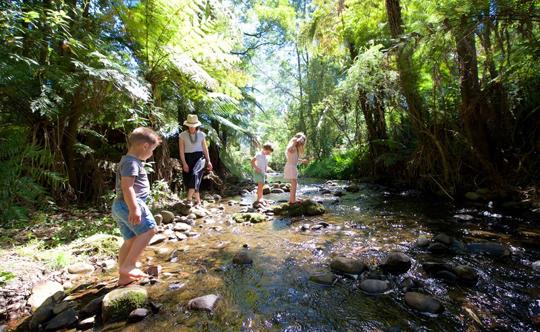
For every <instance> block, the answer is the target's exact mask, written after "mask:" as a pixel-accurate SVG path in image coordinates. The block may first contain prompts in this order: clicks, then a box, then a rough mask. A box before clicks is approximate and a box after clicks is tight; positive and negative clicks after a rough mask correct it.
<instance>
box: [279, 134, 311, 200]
mask: <svg viewBox="0 0 540 332" xmlns="http://www.w3.org/2000/svg"><path fill="white" fill-rule="evenodd" d="M305 144H306V135H304V134H303V133H298V134H296V135H294V136H293V138H291V140H290V141H289V144H288V145H287V150H286V152H285V156H286V157H287V163H285V169H284V172H283V177H284V178H285V179H287V180H290V181H291V192H290V196H289V203H290V204H294V203H296V188H297V187H298V169H296V166H297V165H298V163H299V162H301V163H304V164H305V163H307V162H308V161H307V160H305V159H302V160H300V156H301V155H303V154H304V146H305Z"/></svg>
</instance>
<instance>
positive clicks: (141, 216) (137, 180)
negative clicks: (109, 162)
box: [112, 127, 161, 286]
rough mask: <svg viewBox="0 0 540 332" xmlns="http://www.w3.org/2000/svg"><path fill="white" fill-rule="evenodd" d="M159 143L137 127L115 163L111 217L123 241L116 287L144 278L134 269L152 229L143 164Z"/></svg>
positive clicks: (158, 138) (147, 184)
mask: <svg viewBox="0 0 540 332" xmlns="http://www.w3.org/2000/svg"><path fill="white" fill-rule="evenodd" d="M160 143H161V139H160V137H159V135H158V134H157V133H156V132H155V131H153V130H152V129H150V128H145V127H139V128H137V129H135V130H133V132H132V133H131V134H130V135H129V137H128V152H127V154H126V155H125V156H123V157H122V159H121V160H120V162H119V163H118V168H117V170H116V198H115V200H114V202H113V205H112V216H113V218H114V219H115V220H116V223H117V224H118V227H119V228H120V233H122V236H123V237H124V243H123V244H122V247H120V252H119V254H118V266H119V269H118V272H119V275H120V276H119V278H118V285H119V286H125V285H127V284H129V283H131V282H133V281H135V280H137V279H139V278H143V277H147V275H146V274H145V273H143V272H142V271H141V270H139V269H137V268H136V267H135V264H136V262H137V260H138V259H139V257H140V256H141V254H142V252H143V250H144V248H145V247H146V246H147V245H148V242H149V241H150V239H151V238H152V236H154V234H155V229H156V221H155V220H154V216H153V215H152V212H150V209H149V208H148V206H147V205H146V203H145V202H146V199H147V198H148V196H149V195H150V182H149V181H148V174H147V173H146V170H145V169H144V167H143V161H145V160H146V159H148V158H150V157H151V156H152V153H153V152H154V149H155V148H156V147H157V146H158V145H159V144H160Z"/></svg>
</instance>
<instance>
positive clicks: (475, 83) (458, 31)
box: [454, 15, 501, 186]
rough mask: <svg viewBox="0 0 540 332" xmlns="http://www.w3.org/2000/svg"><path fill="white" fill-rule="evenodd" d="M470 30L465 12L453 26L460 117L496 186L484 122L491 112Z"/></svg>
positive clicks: (499, 180) (479, 159)
mask: <svg viewBox="0 0 540 332" xmlns="http://www.w3.org/2000/svg"><path fill="white" fill-rule="evenodd" d="M474 30H475V24H474V23H473V22H472V21H471V20H470V19H469V18H468V17H467V16H465V15H462V16H461V19H460V24H459V25H458V26H457V27H455V29H454V38H455V41H456V46H457V54H458V63H459V73H460V89H461V105H460V116H461V119H462V121H463V126H464V129H465V135H466V137H467V138H468V139H469V141H470V144H471V146H472V148H473V150H474V153H475V155H476V157H477V159H478V161H479V162H480V165H481V166H482V168H483V170H484V171H485V172H486V173H487V176H488V177H489V178H490V180H491V182H492V183H493V184H495V185H496V186H499V185H500V184H501V179H500V177H499V176H498V174H497V172H496V169H495V167H494V166H493V149H494V148H495V145H494V144H493V142H492V139H491V137H490V134H489V130H488V127H487V125H486V121H487V120H488V119H489V118H490V113H491V112H490V111H489V105H488V103H486V102H485V99H484V97H485V96H484V93H483V92H482V90H481V89H480V83H479V80H478V61H477V57H476V44H475V33H474Z"/></svg>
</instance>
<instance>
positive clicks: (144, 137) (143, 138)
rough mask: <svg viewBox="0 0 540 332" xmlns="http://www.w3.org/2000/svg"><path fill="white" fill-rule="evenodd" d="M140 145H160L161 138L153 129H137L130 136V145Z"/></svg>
mask: <svg viewBox="0 0 540 332" xmlns="http://www.w3.org/2000/svg"><path fill="white" fill-rule="evenodd" d="M140 143H148V144H151V145H155V144H160V143H161V137H159V135H158V133H156V132H155V131H154V130H153V129H152V128H148V127H139V128H135V129H134V130H133V131H132V132H131V134H129V136H128V145H129V146H133V145H136V144H140Z"/></svg>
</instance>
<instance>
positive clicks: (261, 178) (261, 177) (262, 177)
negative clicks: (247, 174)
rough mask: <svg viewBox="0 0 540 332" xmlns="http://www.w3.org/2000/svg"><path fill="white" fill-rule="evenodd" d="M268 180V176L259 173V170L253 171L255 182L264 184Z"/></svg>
mask: <svg viewBox="0 0 540 332" xmlns="http://www.w3.org/2000/svg"><path fill="white" fill-rule="evenodd" d="M265 180H266V176H265V175H264V174H262V173H257V172H255V171H254V172H253V181H255V183H257V184H259V183H262V184H264V182H265Z"/></svg>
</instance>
